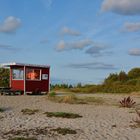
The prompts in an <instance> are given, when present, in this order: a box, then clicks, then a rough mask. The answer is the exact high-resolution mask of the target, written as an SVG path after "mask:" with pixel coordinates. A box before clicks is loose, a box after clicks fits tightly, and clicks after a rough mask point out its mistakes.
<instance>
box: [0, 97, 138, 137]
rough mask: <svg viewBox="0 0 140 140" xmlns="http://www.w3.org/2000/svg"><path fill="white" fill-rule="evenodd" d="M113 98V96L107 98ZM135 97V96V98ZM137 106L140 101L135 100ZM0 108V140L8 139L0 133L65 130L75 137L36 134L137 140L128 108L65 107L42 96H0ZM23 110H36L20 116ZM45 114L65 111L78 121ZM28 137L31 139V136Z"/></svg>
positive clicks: (136, 129)
mask: <svg viewBox="0 0 140 140" xmlns="http://www.w3.org/2000/svg"><path fill="white" fill-rule="evenodd" d="M111 98H114V97H111ZM135 98H136V97H135ZM137 102H139V103H140V98H137ZM0 107H4V108H5V109H6V111H5V112H3V113H0V116H1V117H3V118H2V119H0V140H8V137H9V136H12V135H8V134H6V135H4V133H6V132H9V131H11V130H14V131H15V130H29V129H34V128H45V127H47V128H48V129H50V128H57V127H66V128H71V129H74V130H76V131H77V134H75V135H70V134H69V135H65V136H62V135H58V134H56V133H55V134H54V136H53V137H52V136H51V134H49V133H48V134H46V135H38V136H37V138H38V140H55V139H56V140H139V139H140V128H132V127H130V125H132V124H134V122H133V121H132V120H133V119H135V118H136V117H137V115H136V113H130V112H131V110H132V109H126V108H119V107H118V106H99V105H98V106H97V105H69V104H62V103H61V104H59V103H53V102H50V101H48V100H46V98H45V97H44V96H36V97H35V96H0ZM24 108H30V109H39V110H40V111H39V112H38V113H36V114H35V115H23V114H22V113H21V110H22V109H24ZM46 111H51V112H53V111H65V112H72V113H78V114H80V115H82V116H83V117H82V118H77V119H66V118H65V119H64V118H54V117H53V118H48V117H46V116H45V115H44V114H43V113H44V112H46ZM29 136H33V135H32V134H31V133H30V135H29Z"/></svg>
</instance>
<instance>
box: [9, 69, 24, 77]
mask: <svg viewBox="0 0 140 140" xmlns="http://www.w3.org/2000/svg"><path fill="white" fill-rule="evenodd" d="M14 70H21V71H23V77H22V79H14V78H13V71H14ZM12 80H24V70H23V69H19V68H13V69H12Z"/></svg>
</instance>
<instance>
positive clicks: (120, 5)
mask: <svg viewBox="0 0 140 140" xmlns="http://www.w3.org/2000/svg"><path fill="white" fill-rule="evenodd" d="M101 10H102V11H112V12H114V13H117V14H122V15H139V14H140V0H104V1H103V3H102V7H101Z"/></svg>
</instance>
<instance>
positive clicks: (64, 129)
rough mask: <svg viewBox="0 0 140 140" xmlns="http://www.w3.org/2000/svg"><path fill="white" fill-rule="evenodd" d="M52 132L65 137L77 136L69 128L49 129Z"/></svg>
mask: <svg viewBox="0 0 140 140" xmlns="http://www.w3.org/2000/svg"><path fill="white" fill-rule="evenodd" d="M51 130H52V131H56V132H57V133H58V134H61V135H66V134H77V132H76V131H75V130H72V129H70V128H60V127H58V128H56V129H51Z"/></svg>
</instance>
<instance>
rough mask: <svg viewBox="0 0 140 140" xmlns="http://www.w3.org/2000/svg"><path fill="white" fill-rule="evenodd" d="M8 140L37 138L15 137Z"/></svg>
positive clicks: (31, 139) (34, 139)
mask: <svg viewBox="0 0 140 140" xmlns="http://www.w3.org/2000/svg"><path fill="white" fill-rule="evenodd" d="M9 140H37V139H36V138H24V137H15V138H10V139H9Z"/></svg>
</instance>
